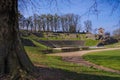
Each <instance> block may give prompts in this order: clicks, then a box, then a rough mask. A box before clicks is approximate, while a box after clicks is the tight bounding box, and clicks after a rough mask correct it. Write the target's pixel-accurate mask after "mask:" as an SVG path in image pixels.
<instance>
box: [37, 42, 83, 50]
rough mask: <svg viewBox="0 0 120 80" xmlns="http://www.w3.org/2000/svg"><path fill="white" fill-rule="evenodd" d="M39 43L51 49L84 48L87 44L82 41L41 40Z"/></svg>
mask: <svg viewBox="0 0 120 80" xmlns="http://www.w3.org/2000/svg"><path fill="white" fill-rule="evenodd" d="M38 42H40V43H41V44H43V45H46V46H48V47H51V48H61V47H79V46H84V43H85V42H84V41H82V40H49V41H46V40H39V41H38Z"/></svg>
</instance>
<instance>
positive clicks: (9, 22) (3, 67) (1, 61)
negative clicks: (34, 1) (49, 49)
mask: <svg viewBox="0 0 120 80" xmlns="http://www.w3.org/2000/svg"><path fill="white" fill-rule="evenodd" d="M17 4H18V0H0V74H9V75H11V76H13V77H12V78H15V77H16V78H19V77H20V76H21V75H20V73H21V72H25V73H30V74H31V73H33V72H34V71H35V70H36V69H35V67H34V65H33V64H32V63H31V61H30V59H29V58H28V56H27V54H26V52H25V50H24V48H23V46H22V44H21V40H20V37H19V29H18V15H17V14H18V5H17Z"/></svg>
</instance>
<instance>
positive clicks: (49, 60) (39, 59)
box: [25, 47, 120, 80]
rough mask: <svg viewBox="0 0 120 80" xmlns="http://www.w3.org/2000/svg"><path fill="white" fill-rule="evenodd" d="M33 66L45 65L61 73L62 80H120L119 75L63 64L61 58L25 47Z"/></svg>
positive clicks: (36, 48)
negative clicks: (63, 76)
mask: <svg viewBox="0 0 120 80" xmlns="http://www.w3.org/2000/svg"><path fill="white" fill-rule="evenodd" d="M25 50H26V52H27V54H28V56H29V57H30V59H31V60H32V62H33V63H34V64H38V65H45V66H48V67H49V68H51V69H58V70H61V71H62V72H63V75H65V78H64V79H63V80H120V75H119V74H114V73H110V72H105V71H102V70H97V69H94V68H92V67H90V68H88V67H85V66H81V65H79V64H74V63H70V62H65V61H63V60H62V58H61V57H55V56H54V57H53V56H47V55H45V54H42V53H41V52H40V47H25Z"/></svg>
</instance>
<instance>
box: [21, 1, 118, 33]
mask: <svg viewBox="0 0 120 80" xmlns="http://www.w3.org/2000/svg"><path fill="white" fill-rule="evenodd" d="M46 1H47V2H45V1H44V0H43V2H42V3H40V2H39V1H38V0H36V3H39V6H36V7H37V8H38V7H39V9H36V8H33V6H32V7H30V5H27V6H29V8H28V10H24V11H22V13H23V14H24V16H25V17H28V16H30V15H33V14H34V13H37V14H48V13H50V14H55V13H57V14H60V15H61V14H67V13H74V14H78V15H80V16H81V15H83V14H84V13H85V12H87V11H88V10H89V8H90V7H91V6H92V4H93V1H94V0H71V2H70V3H69V2H67V0H66V1H65V0H57V1H58V4H57V8H56V5H55V4H54V3H53V4H52V5H49V1H50V0H46ZM98 1H99V4H98V10H99V12H100V13H99V15H98V16H97V15H94V14H89V16H88V15H83V16H82V17H81V24H82V26H84V24H83V22H84V21H85V20H91V21H92V25H93V26H92V28H93V29H95V28H99V27H103V28H104V29H105V31H109V32H110V31H113V30H115V29H116V28H117V27H115V26H114V25H116V24H117V23H118V20H119V19H120V15H119V14H120V7H118V9H117V10H116V11H115V12H114V13H113V14H111V11H112V4H110V3H108V1H111V3H114V1H117V0H98ZM83 30H84V28H83Z"/></svg>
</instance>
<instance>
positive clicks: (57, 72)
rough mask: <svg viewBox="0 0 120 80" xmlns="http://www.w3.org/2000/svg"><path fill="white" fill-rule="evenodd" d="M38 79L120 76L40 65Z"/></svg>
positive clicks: (92, 79) (82, 79) (103, 79)
mask: <svg viewBox="0 0 120 80" xmlns="http://www.w3.org/2000/svg"><path fill="white" fill-rule="evenodd" d="M38 70H39V74H40V77H39V78H37V80H120V77H111V76H102V75H94V74H83V73H76V72H71V71H67V70H62V69H54V68H46V67H38Z"/></svg>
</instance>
